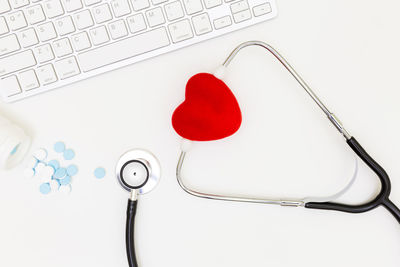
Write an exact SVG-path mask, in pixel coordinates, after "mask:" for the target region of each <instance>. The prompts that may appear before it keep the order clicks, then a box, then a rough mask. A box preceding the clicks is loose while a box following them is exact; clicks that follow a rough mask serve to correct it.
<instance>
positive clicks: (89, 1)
mask: <svg viewBox="0 0 400 267" xmlns="http://www.w3.org/2000/svg"><path fill="white" fill-rule="evenodd" d="M84 2H85V5H87V6H91V5H94V4H97V3H100V2H101V0H84Z"/></svg>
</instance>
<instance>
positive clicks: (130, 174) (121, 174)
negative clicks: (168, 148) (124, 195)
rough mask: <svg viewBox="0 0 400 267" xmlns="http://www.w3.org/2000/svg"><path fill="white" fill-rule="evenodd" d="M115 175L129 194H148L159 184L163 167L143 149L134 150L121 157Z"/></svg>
mask: <svg viewBox="0 0 400 267" xmlns="http://www.w3.org/2000/svg"><path fill="white" fill-rule="evenodd" d="M115 174H116V176H117V179H118V182H119V183H120V185H121V186H122V188H124V189H125V190H127V191H128V192H132V191H136V192H137V193H138V194H146V193H148V192H150V191H151V190H153V189H154V188H155V187H156V185H157V184H158V182H159V180H160V177H161V167H160V163H159V162H158V160H157V158H156V157H155V156H154V155H153V154H152V153H150V152H148V151H147V150H143V149H133V150H130V151H128V152H126V153H125V154H123V155H122V156H121V157H120V159H119V160H118V162H117V166H116V168H115ZM134 176H141V177H134Z"/></svg>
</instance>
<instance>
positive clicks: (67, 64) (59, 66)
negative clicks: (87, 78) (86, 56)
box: [54, 57, 81, 80]
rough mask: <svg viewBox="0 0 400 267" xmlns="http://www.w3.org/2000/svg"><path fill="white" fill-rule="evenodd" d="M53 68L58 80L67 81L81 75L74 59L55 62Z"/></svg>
mask: <svg viewBox="0 0 400 267" xmlns="http://www.w3.org/2000/svg"><path fill="white" fill-rule="evenodd" d="M54 66H55V69H56V71H57V74H58V77H60V80H64V79H67V78H70V77H73V76H76V75H78V74H79V73H81V71H80V70H79V67H78V63H77V62H76V59H75V57H69V58H65V59H62V60H59V61H56V63H55V64H54Z"/></svg>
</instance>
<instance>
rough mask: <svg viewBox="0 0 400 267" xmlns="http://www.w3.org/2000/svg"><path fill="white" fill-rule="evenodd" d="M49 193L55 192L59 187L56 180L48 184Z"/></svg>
mask: <svg viewBox="0 0 400 267" xmlns="http://www.w3.org/2000/svg"><path fill="white" fill-rule="evenodd" d="M49 183H50V188H51V192H56V191H57V190H58V188H59V187H60V184H59V183H58V182H57V181H56V180H51V181H50V182H49Z"/></svg>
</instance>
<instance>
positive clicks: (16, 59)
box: [0, 50, 36, 76]
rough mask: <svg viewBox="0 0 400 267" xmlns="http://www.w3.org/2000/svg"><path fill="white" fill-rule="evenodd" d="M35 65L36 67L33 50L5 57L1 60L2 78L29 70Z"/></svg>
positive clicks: (0, 74)
mask: <svg viewBox="0 0 400 267" xmlns="http://www.w3.org/2000/svg"><path fill="white" fill-rule="evenodd" d="M34 65H36V60H35V57H34V56H33V53H32V51H31V50H26V51H24V52H21V53H18V54H14V55H11V56H8V57H3V58H2V59H0V76H3V75H7V74H10V73H12V72H15V71H19V70H22V69H25V68H29V67H32V66H34Z"/></svg>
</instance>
